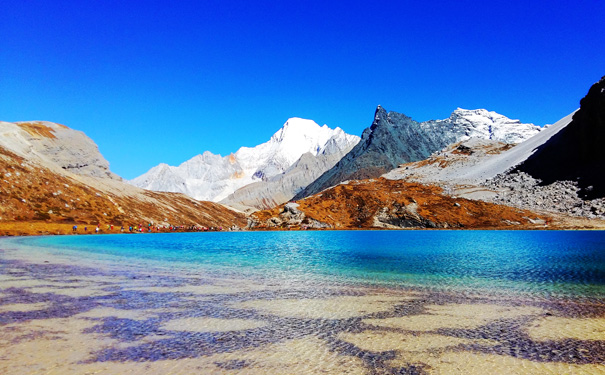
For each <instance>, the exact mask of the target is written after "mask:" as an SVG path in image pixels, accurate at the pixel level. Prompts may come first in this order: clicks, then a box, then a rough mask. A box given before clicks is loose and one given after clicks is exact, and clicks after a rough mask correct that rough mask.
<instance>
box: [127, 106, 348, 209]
mask: <svg viewBox="0 0 605 375" xmlns="http://www.w3.org/2000/svg"><path fill="white" fill-rule="evenodd" d="M357 142H359V137H357V136H354V135H349V134H346V133H345V132H344V131H343V130H342V129H340V128H336V129H331V128H329V127H328V126H327V125H323V126H319V125H318V124H317V123H316V122H314V121H312V120H306V119H302V118H298V117H293V118H290V119H288V120H287V121H286V123H285V124H284V125H283V126H282V127H281V128H280V129H279V130H278V131H277V132H276V133H275V134H273V136H271V138H270V139H269V141H267V142H265V143H263V144H260V145H258V146H256V147H241V148H240V149H239V150H238V151H237V152H235V153H232V154H230V155H228V156H225V157H222V156H220V155H215V154H213V153H211V152H209V151H206V152H204V153H202V154H200V155H197V156H195V157H193V158H191V159H189V160H187V161H186V162H184V163H182V164H181V165H180V166H178V167H169V168H168V169H169V170H170V173H168V170H166V169H162V170H158V169H156V168H157V167H154V168H152V169H151V170H149V172H147V173H146V174H144V175H142V176H139V177H137V178H135V179H133V180H131V181H130V182H131V183H132V184H133V185H135V186H139V187H142V188H146V189H151V190H159V191H176V192H182V193H185V194H187V195H190V196H192V197H194V198H196V199H201V200H212V201H215V202H218V201H220V200H221V199H223V198H225V197H226V196H227V195H229V194H231V193H233V192H234V191H235V190H237V189H239V188H241V187H243V186H245V185H248V184H250V183H252V182H255V181H259V180H268V179H269V178H271V177H273V176H276V175H278V174H281V173H283V172H285V171H286V170H287V169H288V168H289V167H290V166H291V165H293V164H294V163H295V162H296V161H297V160H298V159H299V158H300V157H301V156H302V155H303V154H305V153H311V154H312V155H313V156H314V157H315V156H317V155H319V154H320V153H325V154H333V153H334V154H335V153H337V152H338V151H342V150H345V149H350V148H351V147H352V146H353V145H355V144H357ZM160 172H161V173H160ZM171 179H172V180H171Z"/></svg>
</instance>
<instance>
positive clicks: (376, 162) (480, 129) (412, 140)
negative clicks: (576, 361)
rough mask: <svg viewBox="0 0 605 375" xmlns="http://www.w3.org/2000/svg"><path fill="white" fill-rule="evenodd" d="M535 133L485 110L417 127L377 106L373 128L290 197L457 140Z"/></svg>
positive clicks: (420, 156) (371, 173)
mask: <svg viewBox="0 0 605 375" xmlns="http://www.w3.org/2000/svg"><path fill="white" fill-rule="evenodd" d="M539 131H540V128H539V127H537V126H535V125H532V124H521V123H520V122H519V121H517V120H510V119H508V118H506V117H504V116H502V115H498V114H497V113H495V112H488V111H486V110H473V111H468V110H463V109H457V110H456V111H454V113H453V114H452V115H451V116H450V118H448V119H445V120H431V121H426V122H421V123H420V122H417V121H414V120H413V119H411V118H410V117H408V116H406V115H404V114H401V113H397V112H388V113H387V111H386V110H385V109H384V108H382V107H381V106H378V108H377V109H376V113H375V114H374V122H373V123H372V126H370V127H369V128H367V129H366V130H365V131H364V132H363V134H362V137H361V141H360V142H359V143H358V144H357V146H355V147H354V148H353V150H351V152H349V153H348V154H347V155H346V156H345V157H344V158H342V160H340V162H338V163H337V164H336V165H335V166H334V167H333V168H332V169H330V170H329V171H327V172H326V173H324V174H323V175H322V176H321V177H319V178H318V179H317V180H315V181H314V182H313V183H312V184H310V185H309V186H308V187H307V188H305V189H304V190H303V191H301V192H300V193H298V194H297V195H296V196H295V197H294V199H301V198H304V197H306V196H309V195H313V194H316V193H318V192H320V191H321V190H323V189H326V188H328V187H330V186H334V185H337V184H338V183H340V182H342V181H346V180H351V179H367V178H374V177H378V176H380V175H382V174H384V173H386V172H388V171H390V170H392V169H394V168H396V167H397V166H398V165H399V164H403V163H408V162H413V161H419V160H424V159H425V158H427V157H428V156H430V155H431V154H432V153H433V152H435V151H438V150H441V149H443V148H444V147H445V146H447V145H449V144H451V143H454V142H458V141H461V140H466V139H469V138H472V137H478V138H483V139H493V140H498V141H504V142H509V141H511V142H518V141H522V140H524V139H527V138H529V137H531V136H532V135H534V134H536V133H538V132H539ZM511 133H512V134H514V136H511V135H510V134H511Z"/></svg>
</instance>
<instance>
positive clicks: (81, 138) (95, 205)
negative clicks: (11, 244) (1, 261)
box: [0, 122, 246, 235]
mask: <svg viewBox="0 0 605 375" xmlns="http://www.w3.org/2000/svg"><path fill="white" fill-rule="evenodd" d="M0 132H1V133H2V135H3V137H2V138H0V144H1V145H0V235H7V234H28V233H29V234H32V233H57V232H63V233H64V232H65V231H67V230H70V229H71V228H70V227H71V225H73V224H83V225H91V226H94V225H98V224H101V225H109V224H113V225H115V226H121V225H124V226H128V225H133V226H134V225H138V224H139V223H149V222H153V223H155V224H158V225H166V226H167V225H179V226H181V225H183V226H206V227H224V228H229V227H232V226H238V227H243V226H245V225H246V218H245V217H244V215H242V214H241V213H237V212H235V211H233V210H232V209H229V208H227V207H225V206H223V205H220V204H216V203H212V202H199V201H196V200H194V199H192V198H190V197H187V196H185V195H183V194H174V193H157V192H150V191H146V190H143V189H140V188H137V187H134V186H132V185H130V184H126V183H124V182H122V179H121V178H120V177H118V176H116V175H114V174H113V173H111V171H110V170H109V163H107V161H106V160H105V159H104V158H103V156H102V155H101V154H100V153H99V151H98V147H97V145H96V144H95V143H94V142H93V141H92V140H91V139H90V138H88V137H86V135H84V133H82V132H78V131H75V130H73V129H69V128H67V127H65V126H63V125H58V124H54V123H50V122H35V123H31V122H28V123H4V122H3V123H0ZM71 146H73V148H70V147H71ZM16 227H18V228H21V229H14V228H16ZM7 228H13V229H7ZM91 229H92V228H91Z"/></svg>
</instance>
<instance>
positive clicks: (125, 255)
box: [18, 231, 605, 296]
mask: <svg viewBox="0 0 605 375" xmlns="http://www.w3.org/2000/svg"><path fill="white" fill-rule="evenodd" d="M18 242H19V243H21V244H27V245H30V246H36V247H45V248H55V249H56V251H57V252H59V253H64V254H69V253H70V252H73V253H78V255H79V256H81V257H85V258H95V257H98V258H103V259H111V258H113V259H116V258H119V259H122V260H124V261H125V262H132V261H149V262H151V263H155V264H156V265H160V264H164V265H167V266H170V265H172V266H177V267H190V268H196V267H198V268H203V269H205V270H206V271H207V272H220V273H223V274H235V275H241V276H264V277H269V276H270V277H283V278H291V279H297V280H301V281H302V280H307V281H308V280H329V281H340V282H349V283H363V284H370V285H386V286H400V287H401V286H415V287H427V288H433V289H435V288H436V289H440V288H443V289H449V288H454V289H468V288H488V289H494V290H497V289H500V288H501V289H506V290H516V291H521V292H528V293H538V294H544V293H554V294H565V295H569V294H572V295H574V294H576V295H597V296H603V294H602V293H604V292H605V232H598V231H586V232H580V231H578V232H571V231H325V232H238V233H224V232H215V233H170V234H157V235H140V234H138V235H113V236H107V235H103V236H60V237H59V236H51V237H28V238H23V239H19V240H18Z"/></svg>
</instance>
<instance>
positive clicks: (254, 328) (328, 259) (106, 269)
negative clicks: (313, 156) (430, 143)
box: [0, 231, 605, 375]
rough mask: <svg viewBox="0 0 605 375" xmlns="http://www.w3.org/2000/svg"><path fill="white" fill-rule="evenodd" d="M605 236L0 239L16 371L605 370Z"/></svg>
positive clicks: (1, 280) (2, 330)
mask: <svg viewBox="0 0 605 375" xmlns="http://www.w3.org/2000/svg"><path fill="white" fill-rule="evenodd" d="M604 363H605V232H539V231H528V232H521V231H513V232H509V231H351V232H328V231H326V232H262V233H261V232H252V233H248V232H241V233H185V234H178V233H174V234H123V235H102V236H96V235H86V236H85V235H80V236H54V237H28V238H0V373H1V374H89V373H90V374H92V373H100V374H125V373H128V374H145V375H149V374H305V375H306V374H486V373H489V374H576V373H578V374H605V365H604Z"/></svg>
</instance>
